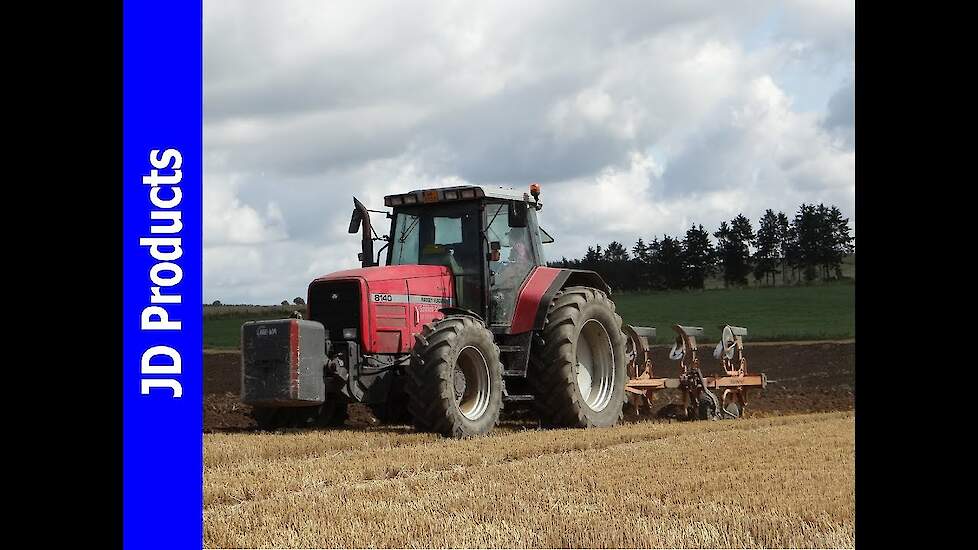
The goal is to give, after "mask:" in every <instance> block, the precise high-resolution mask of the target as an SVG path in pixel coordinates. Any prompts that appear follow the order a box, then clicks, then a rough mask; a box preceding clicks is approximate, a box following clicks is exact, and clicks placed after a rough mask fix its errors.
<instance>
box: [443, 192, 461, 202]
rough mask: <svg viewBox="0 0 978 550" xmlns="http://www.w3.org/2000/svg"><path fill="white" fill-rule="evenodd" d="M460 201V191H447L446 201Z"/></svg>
mask: <svg viewBox="0 0 978 550" xmlns="http://www.w3.org/2000/svg"><path fill="white" fill-rule="evenodd" d="M457 199H458V191H445V200H446V201H454V200H457Z"/></svg>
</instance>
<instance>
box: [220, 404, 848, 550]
mask: <svg viewBox="0 0 978 550" xmlns="http://www.w3.org/2000/svg"><path fill="white" fill-rule="evenodd" d="M854 421H855V416H854V413H853V412H851V411H850V412H834V413H817V414H804V415H793V416H784V417H762V418H752V419H744V420H740V421H718V422H697V423H662V422H652V421H644V422H636V423H631V424H626V425H623V426H617V427H614V428H606V429H592V430H552V431H551V430H547V431H542V430H520V429H513V428H510V429H505V428H504V429H501V430H497V432H496V433H494V434H492V435H491V436H488V437H484V438H479V439H473V440H464V441H456V440H446V439H442V438H440V437H437V436H434V435H430V434H418V433H413V432H410V431H409V430H399V429H382V428H372V429H367V430H334V431H305V432H302V431H296V432H285V433H216V434H207V435H205V439H204V463H205V471H204V542H205V545H206V546H208V547H360V548H363V547H405V548H410V547H500V546H501V547H582V546H583V547H852V546H853V545H854V538H853V531H854V507H855V493H854V477H855V468H854V451H855V441H854Z"/></svg>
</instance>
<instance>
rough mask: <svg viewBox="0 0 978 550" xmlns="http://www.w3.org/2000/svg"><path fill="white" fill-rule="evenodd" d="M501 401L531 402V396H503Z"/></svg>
mask: <svg viewBox="0 0 978 550" xmlns="http://www.w3.org/2000/svg"><path fill="white" fill-rule="evenodd" d="M503 401H533V396H532V395H504V396H503Z"/></svg>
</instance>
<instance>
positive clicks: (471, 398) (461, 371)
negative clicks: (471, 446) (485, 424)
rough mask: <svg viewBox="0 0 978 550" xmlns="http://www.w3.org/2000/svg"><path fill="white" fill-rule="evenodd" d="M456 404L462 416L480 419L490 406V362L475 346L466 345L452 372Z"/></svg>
mask: <svg viewBox="0 0 978 550" xmlns="http://www.w3.org/2000/svg"><path fill="white" fill-rule="evenodd" d="M452 382H453V385H454V390H455V404H456V406H458V410H459V412H460V413H462V416H464V417H465V418H468V419H469V420H478V419H479V418H480V417H482V415H483V414H485V412H486V410H487V409H488V408H489V363H488V362H487V361H486V358H485V356H484V355H482V352H481V351H479V349H478V348H476V347H475V346H465V347H464V348H462V351H460V352H459V354H458V360H457V361H455V370H454V372H453V373H452Z"/></svg>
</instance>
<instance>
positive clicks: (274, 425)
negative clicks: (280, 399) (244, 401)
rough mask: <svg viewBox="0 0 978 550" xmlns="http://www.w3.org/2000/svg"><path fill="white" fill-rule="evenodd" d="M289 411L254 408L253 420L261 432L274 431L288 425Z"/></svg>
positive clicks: (276, 408)
mask: <svg viewBox="0 0 978 550" xmlns="http://www.w3.org/2000/svg"><path fill="white" fill-rule="evenodd" d="M287 416H288V415H287V410H286V409H284V408H283V407H252V408H251V418H252V420H254V421H255V424H256V425H257V426H258V429H259V430H262V431H266V432H268V431H273V430H278V429H281V428H284V427H285V426H286V424H287V418H286V417H287Z"/></svg>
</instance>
